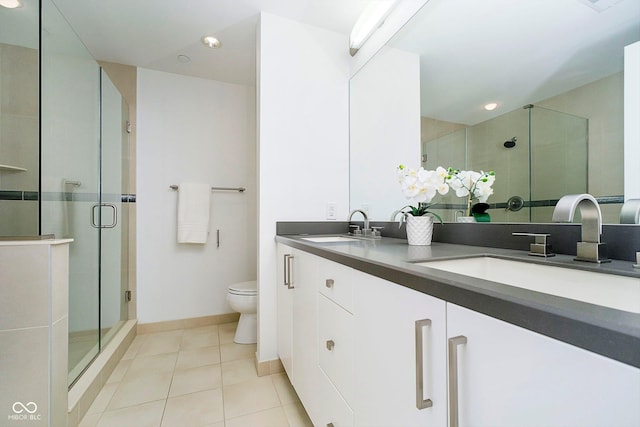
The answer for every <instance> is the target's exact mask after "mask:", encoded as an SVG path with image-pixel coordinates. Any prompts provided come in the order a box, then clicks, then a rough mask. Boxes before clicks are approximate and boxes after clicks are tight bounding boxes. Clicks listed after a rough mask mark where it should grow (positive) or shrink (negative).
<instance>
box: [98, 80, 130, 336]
mask: <svg viewBox="0 0 640 427" xmlns="http://www.w3.org/2000/svg"><path fill="white" fill-rule="evenodd" d="M101 78H102V90H101V92H102V96H101V106H102V108H101V110H102V115H101V116H102V119H101V160H102V162H101V168H102V191H101V208H100V210H101V224H102V229H101V241H100V265H101V269H100V333H101V347H104V345H105V344H106V343H107V341H109V340H110V339H111V337H112V336H113V334H114V333H115V332H116V331H117V330H118V328H119V326H120V325H121V324H122V322H123V321H124V320H126V318H127V311H126V303H125V302H124V290H125V289H127V288H128V286H127V274H126V272H127V268H126V262H127V261H126V260H127V258H128V257H127V254H128V251H127V243H128V239H127V231H128V223H127V215H124V214H123V213H124V211H123V207H124V204H123V203H122V194H126V193H127V189H126V186H125V185H124V183H125V182H126V181H125V180H123V174H122V171H126V170H127V169H128V164H127V163H126V161H124V159H125V158H126V156H123V153H126V152H128V145H129V134H128V132H127V123H128V120H129V109H128V106H127V104H126V103H125V102H124V100H123V98H122V96H121V95H120V92H118V89H116V87H115V86H114V84H113V83H112V82H111V80H110V79H109V76H107V74H106V73H105V72H104V70H103V71H102V74H101ZM123 161H124V162H123Z"/></svg>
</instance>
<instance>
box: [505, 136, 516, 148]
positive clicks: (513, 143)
mask: <svg viewBox="0 0 640 427" xmlns="http://www.w3.org/2000/svg"><path fill="white" fill-rule="evenodd" d="M517 140H518V138H517V137H515V136H514V137H513V138H511V139H508V140H506V141H505V142H504V144H502V145H504V148H513V147H515V146H516V141H517Z"/></svg>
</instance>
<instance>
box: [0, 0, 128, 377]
mask: <svg viewBox="0 0 640 427" xmlns="http://www.w3.org/2000/svg"><path fill="white" fill-rule="evenodd" d="M22 3H23V5H22V7H20V8H17V9H6V8H4V7H0V165H2V166H0V235H2V236H14V237H16V236H17V237H22V238H24V237H25V236H34V235H54V236H55V237H56V238H72V239H73V243H71V245H70V260H69V377H68V381H69V384H72V383H73V382H74V381H75V380H76V379H77V378H78V376H79V375H80V374H81V373H82V372H83V370H84V369H86V367H87V366H88V365H89V364H90V363H91V361H92V360H93V359H94V358H95V357H96V355H97V354H98V353H99V352H100V349H101V348H102V347H103V346H104V345H105V343H106V342H107V341H108V340H109V338H110V337H111V336H112V335H113V334H114V333H115V330H117V328H118V326H119V325H120V324H122V323H123V321H124V320H126V318H127V306H126V304H127V302H126V294H125V291H126V290H127V289H128V286H127V276H128V274H127V269H128V265H127V262H128V243H127V242H128V235H127V234H128V224H127V218H128V215H126V214H125V215H123V211H125V210H126V208H127V206H126V204H123V203H122V199H123V194H125V195H126V194H128V191H127V184H128V182H129V179H128V176H127V173H128V170H129V165H128V163H127V162H128V152H129V134H128V132H127V130H128V115H129V112H128V106H127V104H126V103H125V102H124V100H123V98H122V96H121V95H120V93H119V92H118V90H117V89H116V87H115V86H114V84H113V83H112V82H111V80H110V79H109V77H108V76H107V75H106V73H105V72H104V71H103V70H102V69H101V68H100V66H99V65H98V63H97V62H96V61H95V60H94V58H93V57H92V56H91V54H90V53H89V52H88V51H87V49H86V48H85V46H84V45H83V44H82V42H81V41H80V40H79V38H78V37H77V36H76V34H75V33H74V31H73V29H72V28H71V27H70V26H69V25H68V23H67V21H66V20H65V18H64V16H63V15H62V14H61V13H60V12H59V10H58V9H57V7H56V6H55V4H54V3H53V2H52V1H51V0H41V2H38V1H37V0H23V1H22Z"/></svg>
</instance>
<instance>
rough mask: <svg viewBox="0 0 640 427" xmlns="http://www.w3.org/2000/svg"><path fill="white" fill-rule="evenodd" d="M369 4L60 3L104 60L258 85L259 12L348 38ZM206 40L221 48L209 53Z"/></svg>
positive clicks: (262, 0)
mask: <svg viewBox="0 0 640 427" xmlns="http://www.w3.org/2000/svg"><path fill="white" fill-rule="evenodd" d="M369 1H370V0H177V1H169V0H108V1H105V0H82V1H78V0H54V2H55V4H56V5H57V6H58V8H59V9H60V11H61V12H62V14H63V15H64V16H65V17H66V19H67V20H68V21H69V23H70V24H71V26H72V27H73V28H74V30H75V31H76V32H77V34H78V35H79V37H80V39H81V40H82V41H83V42H84V43H85V45H86V46H87V48H88V49H89V51H90V52H91V54H92V55H93V56H94V57H95V58H96V59H98V60H102V61H109V62H116V63H120V64H127V65H135V66H138V67H143V68H149V69H154V70H160V71H166V72H170V73H177V74H184V75H189V76H195V77H202V78H207V79H213V80H219V81H225V82H230V83H240V84H254V83H255V46H256V24H257V22H258V17H259V14H260V12H261V11H264V12H269V13H273V14H275V15H279V16H282V17H285V18H290V19H293V20H296V21H299V22H302V23H305V24H309V25H313V26H317V27H321V28H325V29H328V30H331V31H335V32H339V33H343V34H345V36H346V35H348V34H349V32H350V31H351V28H352V27H353V25H354V24H355V22H356V20H357V17H358V16H359V14H360V12H361V11H362V10H363V9H364V7H365V6H366V4H367V3H368V2H369ZM203 35H213V36H215V37H217V38H218V39H220V41H221V42H222V48H220V49H209V48H207V47H205V46H204V45H203V44H202V43H201V42H200V38H201V37H202V36H203ZM345 50H348V46H347V44H346V42H345ZM178 55H186V56H188V57H189V58H190V62H188V63H181V62H179V61H178Z"/></svg>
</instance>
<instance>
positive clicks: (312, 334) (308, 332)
mask: <svg viewBox="0 0 640 427" xmlns="http://www.w3.org/2000/svg"><path fill="white" fill-rule="evenodd" d="M293 256H294V259H293V271H292V276H293V285H292V286H293V289H292V290H291V292H292V293H293V302H292V306H293V307H292V309H293V322H292V336H293V340H292V341H293V355H294V357H293V374H290V375H289V378H290V380H291V384H292V385H293V386H294V388H295V389H296V392H297V393H298V396H299V397H300V399H301V400H302V401H303V402H305V408H306V410H307V412H308V413H309V416H311V417H313V415H314V413H315V407H314V404H315V403H316V401H317V390H316V382H315V378H316V376H315V371H316V370H317V369H318V356H317V352H316V350H315V349H316V342H317V314H316V313H317V303H316V295H317V291H316V280H317V261H318V257H316V256H314V255H311V254H308V253H306V252H302V251H299V250H293ZM312 419H313V418H312Z"/></svg>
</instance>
